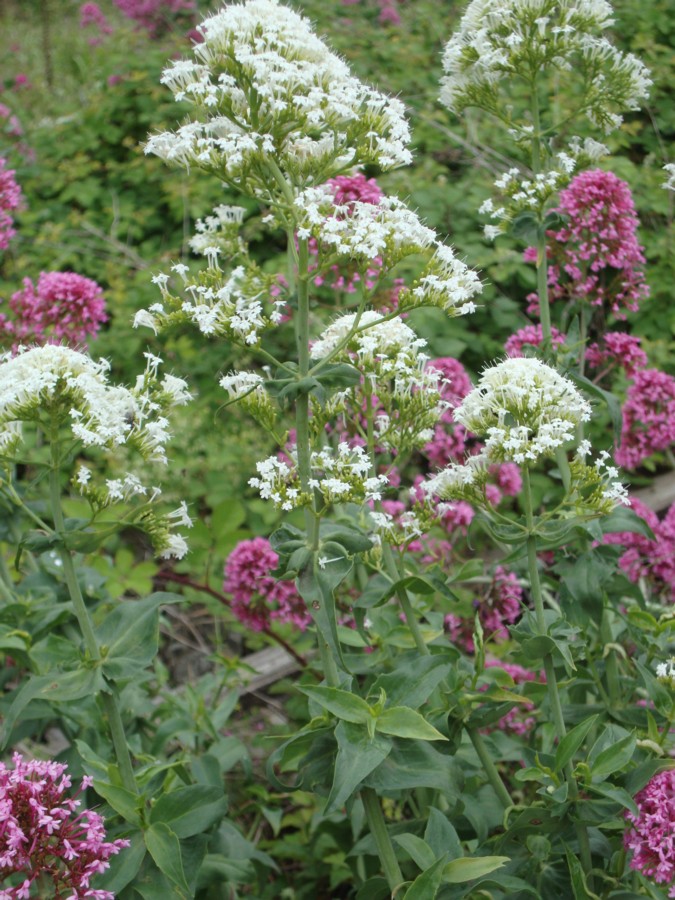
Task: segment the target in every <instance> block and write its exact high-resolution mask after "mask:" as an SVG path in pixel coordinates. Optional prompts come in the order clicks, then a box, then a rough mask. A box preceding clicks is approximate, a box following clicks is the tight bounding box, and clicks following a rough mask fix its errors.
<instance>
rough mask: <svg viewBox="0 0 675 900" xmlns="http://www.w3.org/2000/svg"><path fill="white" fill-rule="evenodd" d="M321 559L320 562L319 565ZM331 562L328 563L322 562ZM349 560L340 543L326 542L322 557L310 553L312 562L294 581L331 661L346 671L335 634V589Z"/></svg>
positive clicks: (345, 571)
mask: <svg viewBox="0 0 675 900" xmlns="http://www.w3.org/2000/svg"><path fill="white" fill-rule="evenodd" d="M319 559H322V562H321V563H320V562H319ZM324 559H330V560H331V561H330V562H323V560H324ZM351 569H352V561H351V559H349V558H348V556H347V552H346V550H345V549H344V547H342V546H341V545H340V544H336V543H333V542H331V541H326V542H325V543H324V544H323V545H322V548H321V554H319V553H318V552H315V553H313V554H312V558H311V561H310V562H309V564H308V565H307V567H306V568H305V569H303V571H302V572H300V575H299V576H298V578H297V579H296V582H295V583H296V586H297V588H298V593H299V594H300V596H301V597H302V599H303V600H304V601H305V603H306V604H307V609H308V610H309V613H310V614H311V616H312V618H313V619H314V623H315V624H316V627H317V628H318V630H319V633H320V634H321V636H322V637H323V639H324V640H325V641H326V643H327V644H328V646H329V648H330V651H331V653H332V654H333V658H334V659H335V661H336V662H338V663H339V664H340V665H341V667H342V668H343V669H344V670H345V671H346V670H347V668H346V666H345V662H344V659H343V658H342V650H341V648H340V641H339V638H338V633H337V622H336V617H335V596H334V591H335V588H336V587H337V586H338V585H339V584H340V583H341V582H342V581H343V580H344V579H345V578H346V577H347V575H348V574H349V573H350V572H351Z"/></svg>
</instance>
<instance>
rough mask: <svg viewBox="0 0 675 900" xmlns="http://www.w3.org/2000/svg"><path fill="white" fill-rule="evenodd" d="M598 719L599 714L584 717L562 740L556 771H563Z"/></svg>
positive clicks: (557, 756)
mask: <svg viewBox="0 0 675 900" xmlns="http://www.w3.org/2000/svg"><path fill="white" fill-rule="evenodd" d="M597 720H598V716H597V714H596V715H594V716H590V717H589V718H588V719H584V721H583V722H580V723H579V724H578V725H577V726H576V727H575V728H573V729H572V730H571V731H570V732H569V733H568V734H566V735H565V737H564V738H563V739H562V740H561V741H560V744H559V745H558V749H557V750H556V754H555V771H556V772H562V770H563V769H564V768H565V766H566V765H567V763H568V762H569V761H570V760H571V759H572V757H573V756H574V754H575V753H576V752H577V750H578V749H579V747H581V745H582V744H583V742H584V739H585V737H586V735H587V734H588V732H589V731H590V730H591V728H592V727H593V726H594V725H595V723H596V722H597Z"/></svg>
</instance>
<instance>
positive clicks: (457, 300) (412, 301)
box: [295, 185, 482, 316]
mask: <svg viewBox="0 0 675 900" xmlns="http://www.w3.org/2000/svg"><path fill="white" fill-rule="evenodd" d="M295 206H296V213H297V215H298V217H299V218H298V221H299V227H298V235H299V236H300V237H301V238H310V239H313V240H314V241H315V242H316V245H317V248H318V252H319V264H320V266H321V265H323V267H325V268H329V267H331V266H333V265H335V264H336V263H337V262H344V261H345V260H350V261H353V262H354V263H355V264H356V267H357V269H360V271H361V274H362V276H365V273H366V272H367V270H368V269H370V268H371V267H372V265H373V262H374V260H378V265H379V270H380V274H385V273H386V272H388V271H389V270H390V269H391V268H393V267H394V266H395V265H396V264H397V263H398V262H400V261H401V260H402V259H404V258H405V257H406V256H410V255H412V254H423V255H425V256H426V257H427V263H426V266H425V267H424V269H423V270H422V272H421V273H420V275H419V276H418V278H417V279H416V280H415V281H414V282H413V284H412V286H411V287H410V288H403V289H402V290H401V291H400V292H399V295H398V309H399V310H400V311H401V312H403V311H405V310H407V309H413V308H415V307H419V306H436V307H438V308H440V309H442V310H444V312H445V313H446V314H447V315H449V316H456V315H464V314H466V313H471V312H474V310H475V308H476V307H475V304H474V303H473V298H474V297H475V296H476V294H478V293H480V291H481V290H482V285H481V282H480V279H479V277H478V275H477V274H476V273H475V272H474V271H473V270H472V269H469V268H468V267H467V266H466V265H465V264H464V263H463V262H462V261H461V260H459V259H457V257H456V256H455V255H454V253H453V251H452V249H451V248H450V247H447V246H445V245H443V244H441V243H440V241H439V240H438V237H437V235H436V233H435V232H434V231H433V229H431V228H428V227H427V226H426V225H424V224H423V223H422V222H421V221H420V219H419V218H418V216H417V215H416V213H414V212H413V211H412V210H410V209H408V207H407V206H406V205H405V204H404V203H402V202H401V201H400V200H398V199H396V198H395V197H387V196H383V197H380V198H379V200H378V201H377V202H374V203H373V202H361V201H351V202H348V203H343V204H336V197H335V191H334V189H333V187H332V186H331V185H321V186H320V187H312V188H307V189H306V190H305V191H303V192H302V193H300V194H299V196H298V197H297V199H296V201H295Z"/></svg>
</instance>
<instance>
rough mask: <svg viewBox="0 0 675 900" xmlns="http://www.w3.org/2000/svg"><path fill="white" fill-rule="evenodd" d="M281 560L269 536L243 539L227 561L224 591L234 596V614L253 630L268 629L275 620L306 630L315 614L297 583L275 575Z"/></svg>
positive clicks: (232, 605)
mask: <svg viewBox="0 0 675 900" xmlns="http://www.w3.org/2000/svg"><path fill="white" fill-rule="evenodd" d="M278 562H279V557H278V556H277V554H276V553H275V552H274V550H273V549H272V547H271V546H270V542H269V541H268V540H267V539H266V538H262V537H256V538H253V539H252V540H248V541H240V542H239V543H238V544H237V546H236V547H235V548H234V550H233V551H232V553H230V555H229V556H228V558H227V561H226V563H225V572H224V574H225V580H224V582H223V591H224V593H226V594H230V595H231V596H232V604H231V609H232V612H233V613H234V615H235V616H236V617H237V618H238V619H239V621H240V622H243V623H244V624H245V625H247V626H248V627H249V628H251V629H252V630H253V631H266V630H267V629H268V628H269V627H270V624H271V622H273V621H278V622H291V623H293V624H294V625H295V626H296V627H297V628H299V629H300V630H301V631H304V630H305V629H306V628H307V626H308V625H309V624H310V622H311V616H310V615H309V613H308V612H307V607H306V606H305V603H304V601H303V600H302V598H301V597H300V596H299V594H298V592H297V591H296V589H295V585H294V584H293V582H292V581H278V580H277V579H276V578H275V577H274V576H273V575H272V572H273V571H274V569H276V567H277V564H278Z"/></svg>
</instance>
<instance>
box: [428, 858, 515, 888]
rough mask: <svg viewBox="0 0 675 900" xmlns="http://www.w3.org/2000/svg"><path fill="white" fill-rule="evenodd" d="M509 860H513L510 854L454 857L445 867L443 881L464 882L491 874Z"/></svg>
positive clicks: (451, 882)
mask: <svg viewBox="0 0 675 900" xmlns="http://www.w3.org/2000/svg"><path fill="white" fill-rule="evenodd" d="M507 862H511V860H510V859H509V857H508V856H475V857H468V856H465V857H463V858H462V859H453V860H452V862H449V863H448V864H447V865H446V866H445V868H444V869H443V881H445V882H446V883H448V884H463V883H464V882H465V881H473V879H474V878H482V876H483V875H489V874H490V872H494V871H495V869H499V868H501V866H503V865H505V864H506V863H507Z"/></svg>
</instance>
